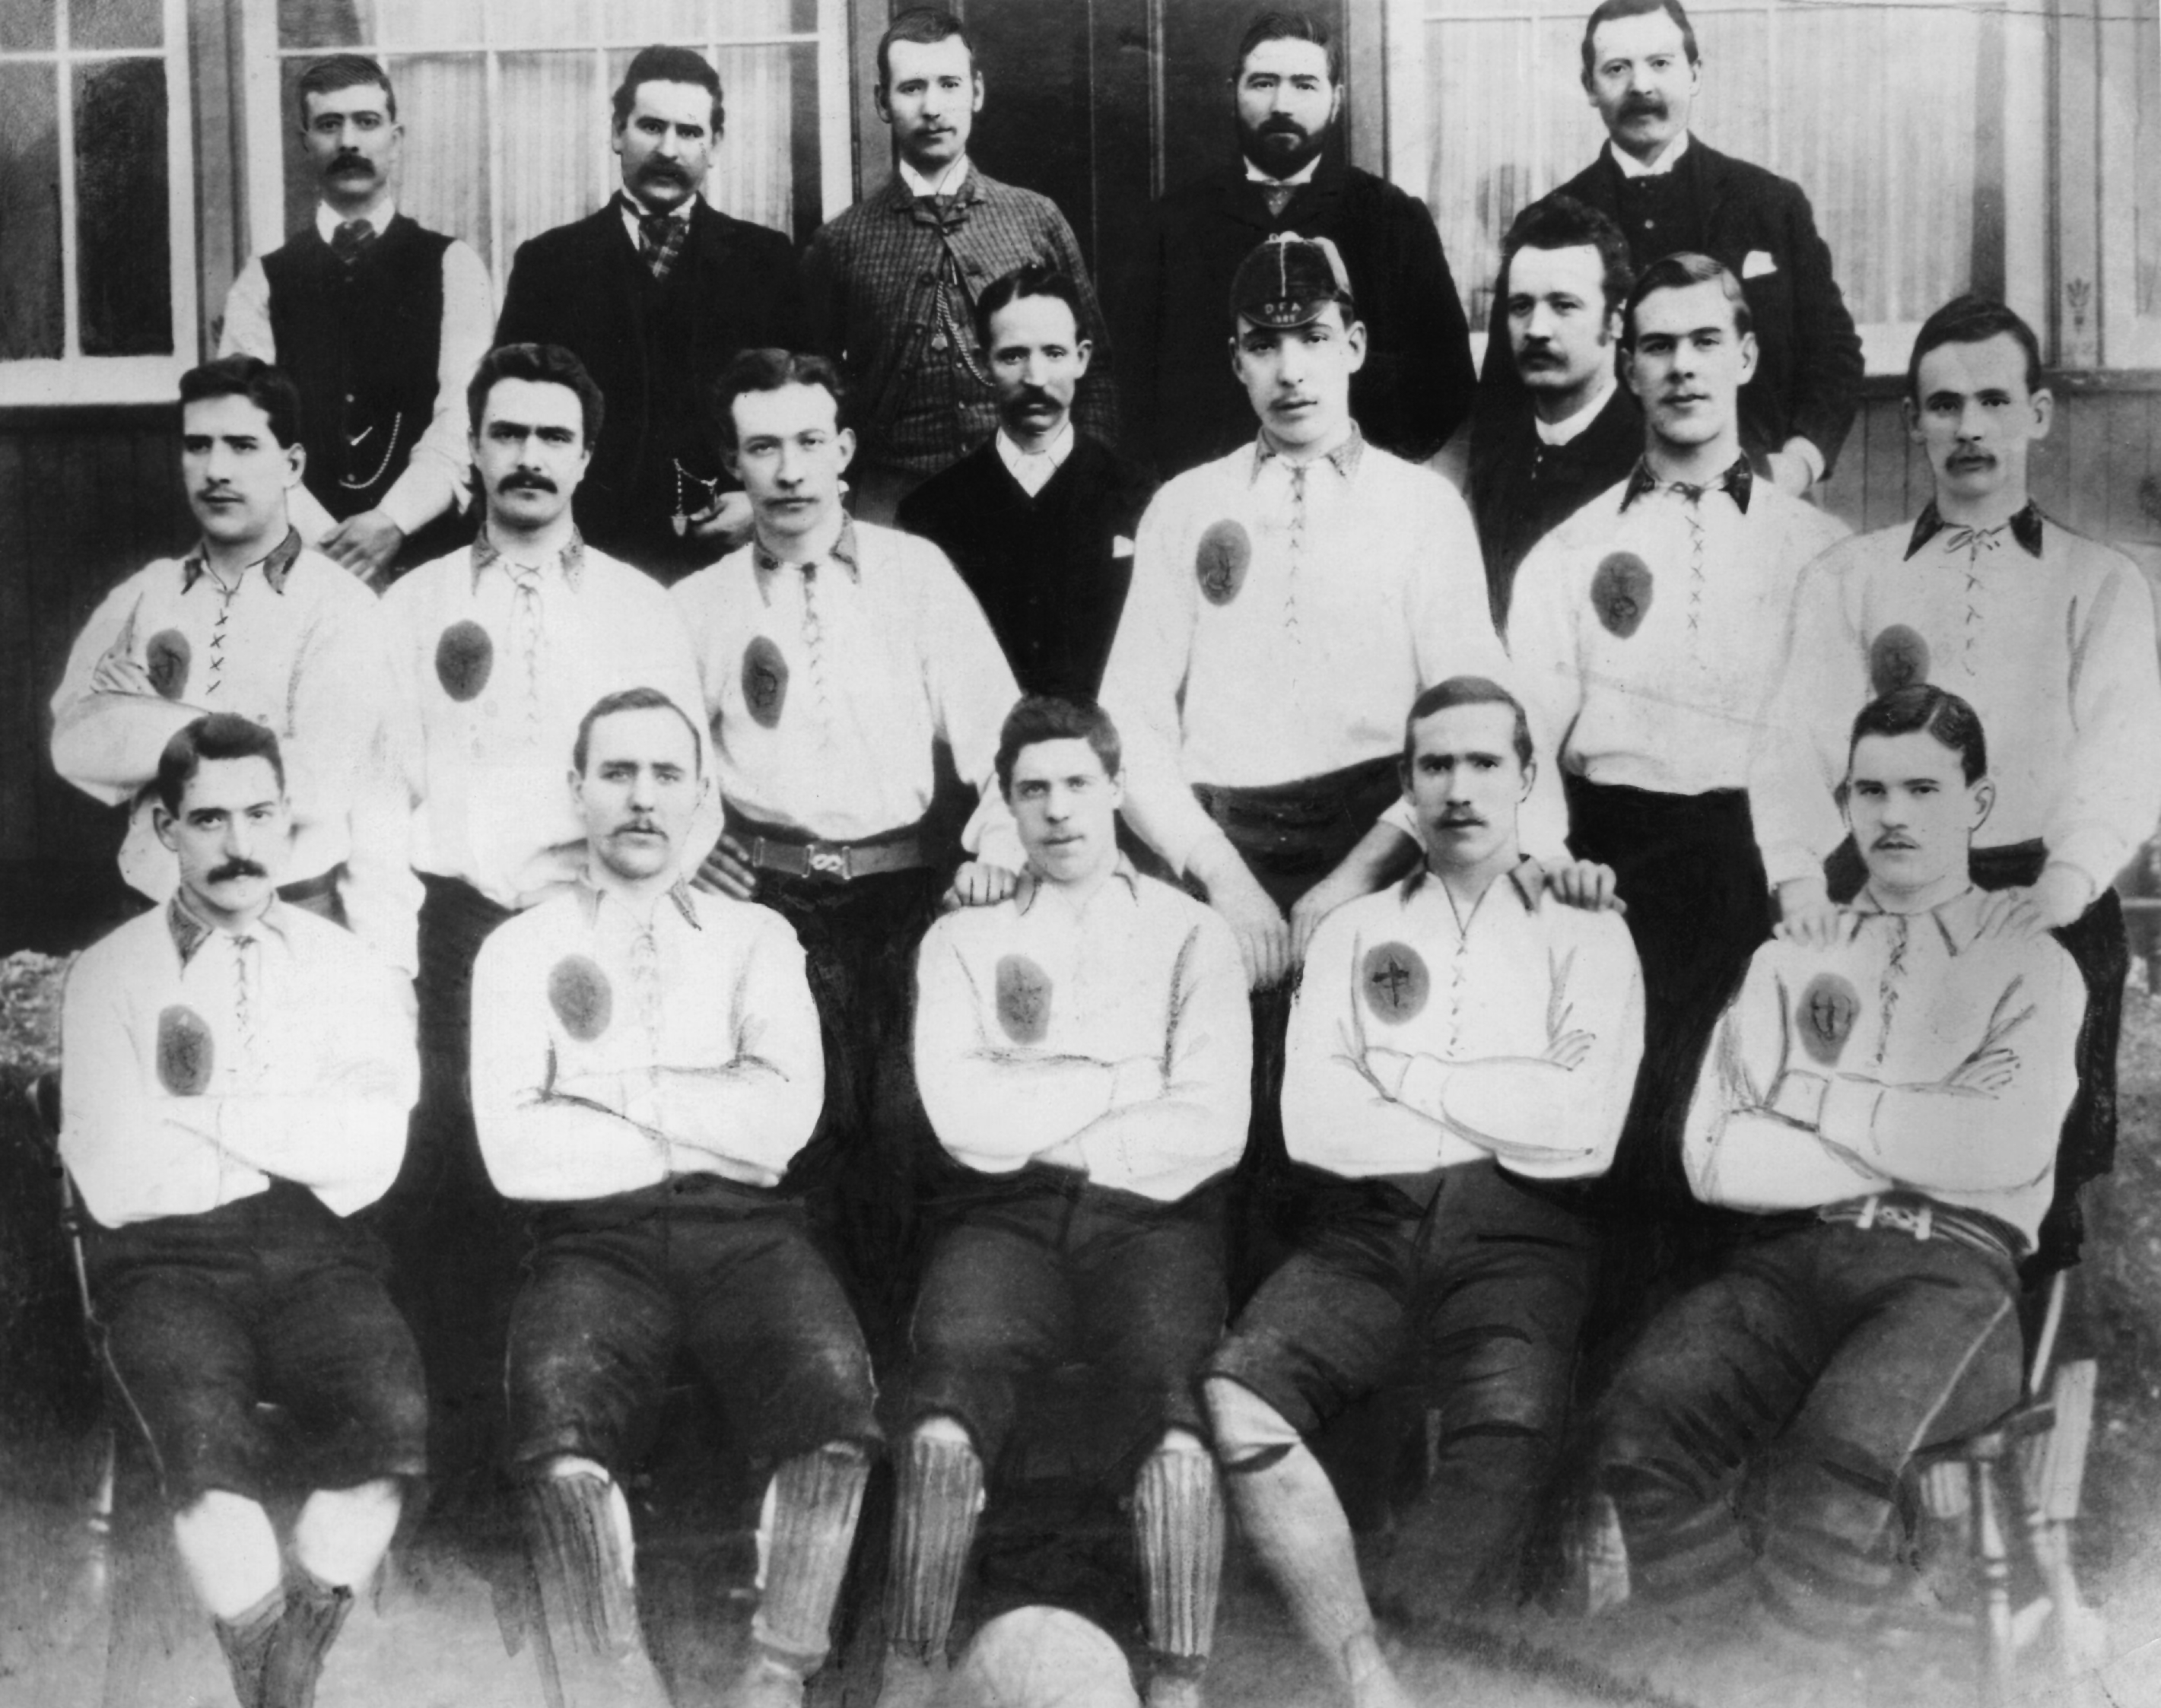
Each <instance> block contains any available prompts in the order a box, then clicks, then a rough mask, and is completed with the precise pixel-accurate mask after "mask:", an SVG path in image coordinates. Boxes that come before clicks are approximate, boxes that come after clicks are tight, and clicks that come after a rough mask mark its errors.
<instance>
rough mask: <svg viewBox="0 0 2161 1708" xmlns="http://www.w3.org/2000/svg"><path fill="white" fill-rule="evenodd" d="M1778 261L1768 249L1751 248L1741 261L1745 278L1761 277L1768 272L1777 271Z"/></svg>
mask: <svg viewBox="0 0 2161 1708" xmlns="http://www.w3.org/2000/svg"><path fill="white" fill-rule="evenodd" d="M1777 271H1778V263H1777V262H1775V261H1773V259H1772V258H1771V252H1770V251H1769V250H1768V249H1751V250H1750V251H1749V252H1748V253H1747V257H1746V258H1743V260H1742V263H1741V276H1742V278H1743V279H1761V278H1763V276H1764V274H1766V273H1776V272H1777Z"/></svg>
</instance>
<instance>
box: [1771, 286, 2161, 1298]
mask: <svg viewBox="0 0 2161 1708" xmlns="http://www.w3.org/2000/svg"><path fill="white" fill-rule="evenodd" d="M1907 389H1908V395H1907V398H1906V420H1907V427H1908V433H1909V434H1910V435H1911V437H1912V438H1913V439H1914V441H1915V442H1916V443H1917V444H1919V445H1921V447H1922V448H1923V449H1924V450H1926V451H1927V452H1928V455H1929V467H1930V468H1931V469H1932V470H1933V471H1934V475H1935V496H1934V497H1932V498H1931V499H1930V500H1929V503H1928V504H1927V505H1926V506H1924V508H1923V509H1922V512H1921V514H1920V516H1919V518H1918V519H1917V520H1916V521H1914V522H1913V523H1910V524H1909V523H1898V525H1896V526H1895V527H1891V528H1886V529H1881V530H1879V531H1878V532H1877V533H1874V534H1865V535H1863V536H1862V537H1860V538H1858V539H1849V540H1847V541H1846V542H1845V543H1843V544H1841V545H1840V546H1839V547H1838V548H1837V549H1836V550H1834V551H1832V552H1830V554H1829V555H1826V556H1825V558H1824V559H1823V560H1821V561H1820V562H1819V563H1817V564H1815V565H1813V566H1811V567H1810V570H1809V572H1808V574H1807V575H1804V577H1803V578H1802V580H1801V584H1800V587H1799V591H1798V592H1797V593H1796V594H1795V596H1794V618H1793V632H1792V643H1791V644H1790V645H1789V647H1788V648H1786V652H1785V659H1784V667H1785V668H1784V677H1783V683H1782V685H1781V686H1780V687H1779V690H1778V694H1777V695H1776V696H1775V697H1774V698H1773V700H1772V702H1771V711H1770V716H1769V718H1768V721H1767V723H1766V726H1765V727H1766V731H1767V739H1766V741H1765V742H1764V743H1763V745H1762V746H1761V747H1759V748H1758V749H1757V763H1756V765H1755V767H1754V768H1753V769H1752V771H1751V773H1750V778H1749V805H1750V810H1751V812H1752V815H1753V816H1754V818H1755V820H1756V837H1757V842H1758V843H1759V844H1760V845H1761V846H1762V848H1763V864H1764V869H1765V871H1766V872H1767V873H1768V876H1769V877H1770V881H1771V882H1772V883H1773V884H1775V885H1776V886H1777V887H1778V900H1779V906H1780V910H1781V912H1782V914H1783V918H1784V920H1785V924H1786V926H1787V930H1788V935H1798V936H1799V938H1800V940H1803V941H1804V942H1808V943H1812V944H1816V945H1821V944H1823V943H1825V942H1826V941H1827V940H1829V937H1830V935H1831V934H1832V933H1834V932H1835V931H1836V930H1837V918H1838V916H1837V914H1836V912H1835V911H1834V903H1844V902H1846V901H1847V900H1849V899H1850V898H1851V896H1852V894H1853V893H1854V891H1855V889H1856V888H1857V887H1858V885H1859V883H1860V879H1861V875H1862V874H1861V870H1860V862H1858V861H1857V860H1856V857H1855V851H1854V850H1853V849H1852V848H1851V846H1849V845H1846V844H1845V843H1844V842H1842V841H1841V836H1842V835H1843V832H1844V827H1843V825H1841V822H1840V818H1839V810H1838V798H1837V786H1838V783H1839V780H1840V778H1841V776H1842V775H1843V770H1842V767H1841V734H1842V731H1843V729H1844V728H1845V726H1846V725H1847V724H1848V723H1849V722H1850V721H1851V717H1852V715H1853V712H1854V711H1855V710H1856V708H1857V707H1858V706H1863V705H1866V704H1867V702H1868V700H1869V699H1870V698H1871V697H1872V696H1874V695H1881V694H1885V693H1888V692H1889V691H1890V690H1892V689H1893V688H1898V687H1903V686H1905V685H1909V684H1912V683H1916V682H1931V683H1934V685H1936V686H1938V687H1940V688H1944V689H1946V690H1950V691H1953V692H1955V693H1956V694H1958V695H1960V696H1961V698H1963V699H1964V700H1966V701H1967V703H1968V704H1970V705H1971V706H1973V708H1974V710H1975V711H1976V713H1977V714H1978V715H1979V716H1981V719H1982V721H1983V722H1984V724H1985V725H1986V726H1987V728H1989V729H1990V730H1992V731H1993V732H1994V737H1995V738H1994V741H1993V742H1992V746H1993V747H1994V749H1995V758H1994V763H1992V765H1991V767H1990V774H1991V778H1992V783H1993V785H1994V789H1995V796H1996V805H1995V808H1994V810H1992V812H1991V813H1990V815H1989V833H1990V834H1989V837H1988V841H1987V844H1986V845H1985V846H1977V847H1976V848H1975V849H1974V851H1973V881H1974V882H1975V883H1976V884H1978V885H1979V886H1980V887H1981V888H1982V889H1984V890H1991V891H1995V892H1997V893H1998V898H1997V900H1996V901H1995V902H1994V903H1992V911H1995V910H2003V909H2007V910H2008V912H2009V914H2010V916H2011V917H2013V918H2015V919H2018V921H2020V922H2021V923H2022V924H2028V925H2030V926H2035V927H2039V928H2040V929H2043V930H2052V931H2054V932H2056V933H2057V934H2058V940H2059V942H2060V943H2062V944H2063V945H2064V947H2065V949H2067V950H2070V954H2071V958H2072V959H2073V960H2074V961H2077V962H2078V964H2079V967H2080V971H2082V972H2083V973H2084V974H2085V979H2086V1013H2087V1016H2088V1022H2087V1025H2086V1028H2085V1033H2084V1034H2082V1037H2081V1039H2080V1053H2079V1081H2080V1088H2079V1096H2078V1101H2077V1102H2076V1103H2075V1105H2074V1106H2073V1109H2072V1117H2071V1122H2070V1126H2069V1127H2067V1128H2066V1129H2065V1134H2064V1145H2063V1149H2062V1152H2061V1155H2060V1159H2059V1174H2058V1191H2057V1195H2056V1202H2055V1205H2054V1207H2053V1208H2052V1209H2051V1210H2050V1211H2049V1216H2048V1218H2047V1220H2046V1221H2044V1223H2043V1225H2042V1233H2041V1239H2040V1255H2041V1257H2042V1258H2043V1261H2044V1263H2046V1264H2047V1266H2048V1267H2050V1268H2055V1267H2059V1266H2060V1265H2061V1264H2063V1263H2069V1262H2070V1261H2071V1260H2072V1259H2074V1258H2076V1257H2077V1255H2078V1242H2079V1234H2080V1224H2079V1214H2078V1200H2077V1195H2076V1194H2077V1189H2078V1187H2079V1186H2080V1185H2082V1184H2083V1183H2084V1182H2085V1181H2086V1180H2088V1179H2091V1178H2092V1177H2093V1176H2095V1175H2096V1174H2105V1173H2106V1172H2107V1170H2108V1169H2109V1166H2110V1164H2111V1162H2112V1159H2113V1157H2114V1154H2115V1148H2116V1044H2117V1032H2118V1030H2119V1028H2120V1025H2121V1019H2122V1007H2123V982H2124V977H2125V975H2126V973H2127V971H2128V969H2129V964H2130V953H2129V945H2127V943H2126V941H2125V940H2124V933H2123V912H2122V907H2121V906H2120V905H2119V904H2118V903H2117V898H2116V892H2115V890H2114V889H2113V888H2111V885H2112V883H2113V881H2114V879H2115V877H2116V874H2117V872H2120V871H2122V869H2123V867H2125V866H2126V865H2127V864H2128V863H2129V862H2130V861H2131V859H2132V857H2133V856H2134V855H2135V854H2136V853H2137V851H2138V848H2139V846H2140V845H2141V844H2142V843H2143V842H2144V841H2146V839H2147V838H2148V836H2152V835H2153V826H2154V820H2156V818H2157V817H2161V667H2157V665H2156V663H2155V657H2154V641H2153V597H2152V595H2151V594H2150V593H2149V592H2148V589H2147V586H2146V581H2145V578H2144V577H2143V576H2142V575H2140V574H2139V573H2138V568H2137V567H2136V566H2135V565H2133V564H2132V562H2131V561H2130V560H2128V559H2127V558H2125V557H2123V556H2122V555H2120V554H2118V553H2117V552H2113V551H2111V550H2109V549H2107V548H2106V546H2102V545H2098V544H2095V543H2094V542H2093V541H2091V540H2088V539H2080V537H2079V536H2078V535H2077V534H2072V533H2070V532H2068V531H2067V530H2065V529H2064V527H2063V526H2062V525H2061V524H2060V523H2057V522H2054V521H2053V520H2049V519H2048V518H2044V517H2043V515H2042V514H2041V513H2040V511H2039V510H2038V509H2037V508H2034V504H2033V499H2032V498H2031V497H2029V496H2028V489H2027V461H2028V456H2029V455H2030V453H2031V451H2032V449H2033V443H2034V441H2035V440H2039V439H2040V438H2042V437H2044V435H2046V434H2047V432H2048V430H2049V420H2050V417H2051V414H2052V413H2053V411H2054V398H2053V397H2051V395H2050V394H2049V391H2048V390H2047V388H2045V387H2044V386H2043V385H2042V383H2041V359H2040V346H2039V343H2038V342H2037V341H2035V339H2034V336H2033V329H2032V328H2031V327H2029V326H2028V325H2027V324H2026V323H2025V321H2023V320H2021V319H2019V317H2018V315H2015V314H2013V312H2012V311H2011V310H2009V309H2007V308H2006V307H2004V306H2003V305H2002V304H2001V303H1997V302H1991V301H1988V300H1987V299H1983V298H1981V297H1974V296H1964V297H1959V298H1956V299H1954V300H1952V301H1950V302H1949V303H1946V304H1945V305H1944V306H1943V307H1942V308H1940V309H1939V310H1936V312H1935V313H1934V314H1933V315H1930V316H1929V319H1928V320H1927V321H1926V322H1925V323H1924V325H1923V326H1922V328H1921V331H1920V334H1919V336H1918V337H1917V338H1916V339H1915V340H1914V355H1913V360H1912V362H1910V364H1909V365H1908V369H1907Z"/></svg>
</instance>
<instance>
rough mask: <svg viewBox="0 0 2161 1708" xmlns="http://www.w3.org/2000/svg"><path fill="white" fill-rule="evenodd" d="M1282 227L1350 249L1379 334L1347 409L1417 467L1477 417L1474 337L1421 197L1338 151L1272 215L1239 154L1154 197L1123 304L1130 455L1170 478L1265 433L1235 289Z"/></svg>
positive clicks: (1345, 252) (1374, 333)
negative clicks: (1238, 326)
mask: <svg viewBox="0 0 2161 1708" xmlns="http://www.w3.org/2000/svg"><path fill="white" fill-rule="evenodd" d="M1277 232H1297V233H1299V235H1300V236H1301V237H1326V238H1329V239H1330V241H1331V242H1334V243H1335V244H1336V247H1337V248H1338V249H1339V250H1340V251H1341V253H1342V256H1343V264H1344V267H1345V269H1346V271H1347V272H1348V273H1350V275H1351V294H1352V295H1353V296H1355V297H1356V299H1357V303H1358V313H1359V317H1360V318H1361V319H1362V320H1364V321H1365V323H1366V337H1367V348H1366V365H1365V367H1363V368H1362V369H1361V370H1360V371H1359V372H1357V373H1356V374H1354V375H1353V376H1352V377H1351V414H1353V415H1355V416H1356V418H1357V420H1358V424H1359V426H1360V427H1361V428H1362V429H1363V430H1364V431H1365V434H1366V436H1367V438H1368V439H1370V440H1372V441H1373V443H1374V444H1376V445H1380V446H1382V447H1383V449H1384V450H1392V451H1394V452H1395V453H1396V454H1397V455H1398V456H1403V457H1407V458H1409V459H1410V460H1412V461H1419V460H1422V459H1424V458H1425V457H1428V456H1431V455H1432V454H1433V453H1434V452H1435V451H1436V450H1440V447H1441V445H1443V444H1445V442H1446V441H1447V440H1448V436H1449V435H1450V434H1451V433H1453V432H1454V431H1455V429H1456V427H1457V426H1458V425H1459V424H1461V422H1462V420H1463V419H1464V417H1465V416H1466V415H1467V414H1470V413H1471V397H1472V393H1473V390H1474V388H1475V387H1476V375H1475V372H1474V371H1473V369H1472V367H1471V337H1470V330H1469V328H1468V326H1467V325H1466V322H1465V320H1464V318H1463V307H1462V304H1461V301H1460V300H1459V299H1458V298H1457V296H1456V294H1455V279H1453V278H1452V277H1451V276H1450V273H1449V270H1448V258H1447V257H1446V256H1445V254H1443V253H1441V247H1440V232H1437V231H1436V230H1435V228H1434V223H1433V216H1432V215H1431V214H1430V213H1429V212H1427V211H1426V207H1425V204H1424V203H1423V202H1421V201H1419V200H1416V199H1415V198H1414V197H1412V196H1410V195H1406V194H1405V193H1404V192H1403V190H1398V188H1397V187H1396V186H1395V185H1393V184H1390V183H1388V182H1387V181H1386V180H1383V179H1380V178H1376V177H1375V176H1374V175H1373V174H1372V173H1370V172H1363V171H1361V170H1359V169H1357V168H1356V167H1355V166H1346V165H1345V164H1343V162H1342V161H1341V159H1339V158H1337V156H1336V151H1335V149H1334V148H1330V150H1329V151H1328V152H1327V153H1326V154H1324V155H1323V156H1322V157H1321V162H1320V167H1319V168H1318V169H1316V170H1315V173H1314V174H1313V178H1312V180H1310V182H1309V183H1306V184H1304V185H1300V186H1299V189H1298V190H1297V191H1296V192H1295V193H1294V195H1292V196H1291V199H1290V200H1289V202H1288V203H1286V204H1285V205H1284V211H1282V212H1281V213H1280V214H1277V215H1273V216H1271V215H1270V214H1269V212H1268V201H1267V199H1266V197H1265V196H1264V195H1263V190H1262V186H1261V185H1258V184H1254V183H1250V182H1248V181H1247V178H1246V167H1245V162H1244V161H1243V160H1239V161H1237V162H1236V163H1235V164H1232V165H1229V166H1226V167H1224V168H1222V169H1220V170H1218V171H1216V172H1212V173H1211V174H1209V175H1208V176H1207V177H1205V178H1203V179H1201V180H1199V181H1198V182H1196V183H1193V184H1189V185H1185V187H1184V188H1182V189H1179V190H1172V191H1171V192H1170V193H1169V194H1168V195H1164V196H1163V197H1162V198H1161V199H1160V200H1158V201H1157V202H1156V204H1155V206H1153V208H1152V209H1151V210H1150V213H1149V220H1148V230H1147V232H1146V234H1145V237H1143V241H1142V242H1140V243H1139V244H1138V246H1137V247H1136V249H1135V252H1134V258H1133V263H1132V265H1131V267H1130V268H1129V269H1128V270H1127V273H1126V274H1125V275H1124V278H1123V280H1122V289H1121V291H1120V292H1119V294H1118V299H1117V304H1116V305H1115V306H1116V307H1117V310H1118V315H1119V326H1120V337H1121V340H1122V342H1121V345H1120V348H1121V350H1122V351H1123V352H1124V371H1125V372H1127V374H1129V375H1130V376H1131V378H1129V379H1128V380H1127V391H1126V396H1127V399H1128V417H1127V419H1130V420H1131V421H1133V423H1134V424H1135V432H1134V435H1133V445H1132V449H1133V450H1134V451H1135V453H1136V454H1137V455H1144V456H1148V458H1150V459H1151V460H1152V461H1153V462H1154V465H1155V469H1156V472H1157V473H1158V474H1159V475H1160V476H1164V477H1165V478H1168V477H1169V476H1171V475H1174V474H1178V473H1181V472H1183V471H1185V470H1186V469H1189V468H1191V467H1193V466H1195V465H1197V464H1199V463H1202V462H1205V461H1208V460H1209V459H1211V457H1217V456H1222V455H1224V454H1225V453H1226V452H1227V451H1230V450H1235V449H1236V448H1237V446H1238V445H1242V444H1243V443H1245V442H1246V441H1247V440H1250V439H1251V438H1252V436H1253V411H1252V405H1251V404H1249V403H1247V399H1246V394H1245V392H1244V389H1243V388H1242V387H1241V386H1240V385H1239V384H1238V383H1237V380H1236V379H1235V378H1232V373H1231V356H1230V338H1231V331H1232V326H1231V317H1230V316H1231V310H1230V303H1231V280H1232V277H1233V276H1234V275H1235V274H1236V273H1237V270H1238V263H1240V262H1241V261H1242V260H1244V259H1245V258H1246V257H1247V255H1248V254H1249V253H1252V250H1253V248H1254V247H1256V246H1257V245H1258V244H1259V243H1261V242H1263V241H1265V240H1266V239H1267V238H1268V237H1271V236H1273V235H1274V234H1275V233H1277Z"/></svg>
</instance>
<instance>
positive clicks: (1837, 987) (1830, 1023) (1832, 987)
mask: <svg viewBox="0 0 2161 1708" xmlns="http://www.w3.org/2000/svg"><path fill="white" fill-rule="evenodd" d="M1860 1013H1861V997H1860V995H1859V994H1858V993H1857V992H1856V991H1855V990H1854V988H1853V987H1852V985H1851V983H1849V982H1847V981H1846V980H1845V979H1843V978H1841V977H1840V976H1838V974H1836V973H1835V972H1820V973H1818V974H1817V975H1816V976H1815V977H1814V978H1812V979H1810V981H1809V986H1808V988H1807V989H1806V990H1804V991H1803V992H1801V1005H1800V1008H1799V1012H1798V1013H1796V1015H1795V1017H1794V1018H1796V1020H1797V1021H1798V1022H1799V1026H1798V1028H1797V1029H1798V1030H1799V1033H1800V1034H1801V1048H1802V1049H1805V1050H1806V1051H1808V1053H1809V1054H1810V1057H1811V1058H1812V1059H1813V1060H1816V1061H1818V1062H1820V1063H1821V1064H1822V1065H1824V1066H1825V1067H1830V1066H1831V1065H1834V1064H1835V1063H1836V1061H1837V1060H1838V1059H1839V1056H1840V1054H1841V1053H1842V1052H1843V1051H1844V1050H1845V1049H1846V1039H1849V1038H1851V1036H1852V1035H1853V1023H1854V1021H1855V1019H1856V1018H1857V1017H1858V1016H1859V1014H1860Z"/></svg>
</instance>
